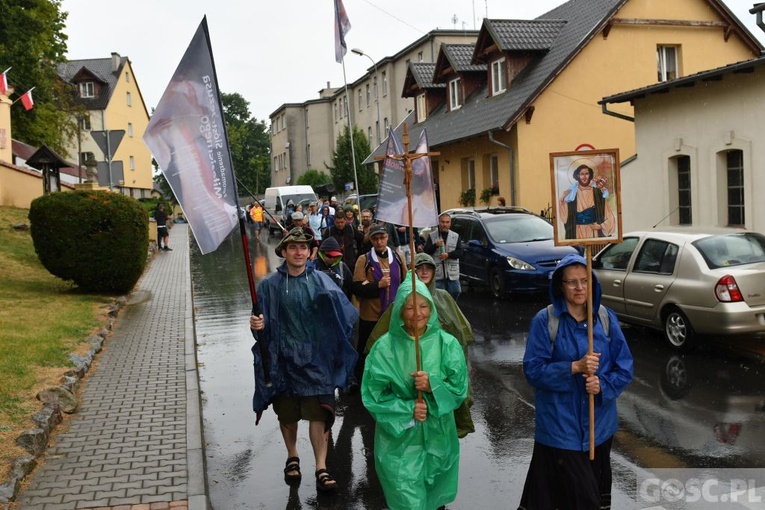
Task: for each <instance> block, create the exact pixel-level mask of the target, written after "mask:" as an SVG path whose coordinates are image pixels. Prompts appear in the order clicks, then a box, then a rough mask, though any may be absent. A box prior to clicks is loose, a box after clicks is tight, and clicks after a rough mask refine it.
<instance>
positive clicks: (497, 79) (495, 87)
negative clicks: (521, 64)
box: [491, 57, 507, 96]
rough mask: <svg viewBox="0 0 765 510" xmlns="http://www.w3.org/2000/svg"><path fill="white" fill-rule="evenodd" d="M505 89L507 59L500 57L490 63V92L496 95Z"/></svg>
mask: <svg viewBox="0 0 765 510" xmlns="http://www.w3.org/2000/svg"><path fill="white" fill-rule="evenodd" d="M506 89H507V60H505V58H504V57H502V58H501V59H499V60H495V61H494V62H492V63H491V94H492V95H493V96H496V95H497V94H501V93H503V92H504V91H505V90H506Z"/></svg>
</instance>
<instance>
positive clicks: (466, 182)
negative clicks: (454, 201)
mask: <svg viewBox="0 0 765 510" xmlns="http://www.w3.org/2000/svg"><path fill="white" fill-rule="evenodd" d="M460 163H461V165H462V187H463V189H475V160H474V159H468V158H463V159H462V160H461V161H460Z"/></svg>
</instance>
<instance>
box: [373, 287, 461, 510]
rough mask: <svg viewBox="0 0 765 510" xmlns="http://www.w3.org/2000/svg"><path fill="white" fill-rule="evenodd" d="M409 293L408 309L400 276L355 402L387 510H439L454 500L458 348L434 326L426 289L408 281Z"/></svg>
mask: <svg viewBox="0 0 765 510" xmlns="http://www.w3.org/2000/svg"><path fill="white" fill-rule="evenodd" d="M414 288H415V289H416V292H417V300H416V303H415V302H414V300H413V282H412V276H411V274H408V275H407V277H406V280H405V281H404V282H403V283H402V284H401V286H400V287H399V289H398V292H397V293H396V296H395V301H394V303H393V305H392V312H391V319H390V329H389V330H388V332H387V333H386V334H384V335H383V336H382V337H381V338H380V339H379V340H378V341H377V342H376V343H375V344H374V346H373V347H372V350H371V351H370V353H369V356H368V357H367V362H366V367H365V369H364V378H363V381H362V383H361V399H362V402H363V404H364V407H366V408H367V410H368V411H369V412H370V414H372V417H373V418H374V419H375V422H376V426H375V449H374V454H375V468H376V470H377V476H378V478H379V480H380V484H381V485H382V488H383V492H384V493H385V500H386V502H387V504H388V507H389V508H390V509H391V510H433V509H435V508H438V507H441V506H443V505H446V504H447V503H450V502H452V501H454V499H455V498H456V496H457V481H458V478H459V454H460V444H459V439H458V438H457V427H456V425H455V422H454V416H453V413H454V410H455V409H457V408H458V407H459V406H460V405H461V404H462V402H463V401H464V400H465V397H466V396H467V391H468V382H467V365H466V363H465V356H464V354H463V352H462V347H461V346H460V343H459V341H458V340H457V339H456V338H454V337H453V336H452V335H450V334H449V333H447V332H445V331H444V330H442V329H441V327H440V326H439V321H438V311H437V310H436V305H435V303H434V302H433V298H432V296H431V295H430V292H429V291H428V288H427V286H426V285H425V284H424V283H423V282H421V281H419V280H415V283H414ZM415 305H416V308H415ZM415 334H417V335H418V336H419V339H420V350H421V360H422V363H421V370H420V371H417V364H416V357H415V351H414V349H415V342H414V340H413V337H414V335H415ZM418 391H421V392H422V397H423V398H422V400H418V397H417V396H418Z"/></svg>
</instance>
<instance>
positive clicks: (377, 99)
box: [351, 48, 382, 145]
mask: <svg viewBox="0 0 765 510" xmlns="http://www.w3.org/2000/svg"><path fill="white" fill-rule="evenodd" d="M351 53H355V54H356V55H359V56H362V57H367V58H368V59H369V60H370V61H371V62H372V66H374V68H375V105H376V106H377V126H375V128H376V129H375V131H377V145H380V142H381V141H382V140H381V138H380V94H379V90H378V88H377V83H378V82H377V62H375V60H374V59H373V58H372V57H370V56H369V55H367V54H366V53H364V52H363V51H361V50H360V49H358V48H352V49H351Z"/></svg>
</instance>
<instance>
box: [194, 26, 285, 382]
mask: <svg viewBox="0 0 765 510" xmlns="http://www.w3.org/2000/svg"><path fill="white" fill-rule="evenodd" d="M202 25H203V27H204V31H205V41H206V42H207V49H208V50H209V51H210V63H211V64H212V72H213V79H214V80H215V88H216V89H217V90H216V92H217V94H216V95H217V98H216V99H217V101H218V108H219V109H220V114H221V124H222V125H223V135H224V137H225V140H226V143H228V128H227V127H226V119H225V118H223V102H222V101H221V98H220V89H219V88H218V73H217V71H216V70H215V57H214V56H213V51H212V44H211V43H210V32H209V31H208V29H207V16H205V17H204V18H202ZM228 165H229V168H230V169H231V176H232V177H234V179H232V184H233V188H234V202H235V204H236V215H237V217H238V218H239V233H240V234H241V237H242V250H243V251H244V264H245V267H246V268H247V283H248V284H249V288H250V301H251V302H252V314H253V315H260V307H259V306H258V293H257V291H256V290H255V277H254V276H253V272H252V262H251V260H250V245H249V242H248V241H247V226H246V225H245V218H244V213H243V212H242V209H241V208H240V207H239V192H238V190H237V186H236V175H235V174H234V160H233V158H232V157H231V149H230V147H229V150H228ZM250 331H251V332H252V336H253V337H254V338H255V342H256V343H257V344H258V346H259V348H260V361H261V365H262V367H263V381H264V382H265V384H266V386H271V376H270V374H269V367H268V350H267V349H266V345H265V343H264V342H263V339H262V338H261V336H260V331H255V330H253V329H251V330H250Z"/></svg>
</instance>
